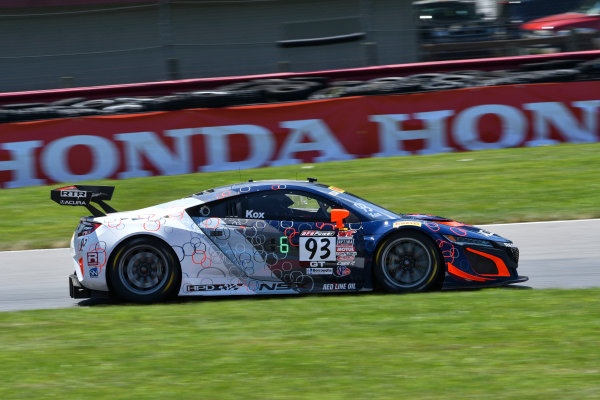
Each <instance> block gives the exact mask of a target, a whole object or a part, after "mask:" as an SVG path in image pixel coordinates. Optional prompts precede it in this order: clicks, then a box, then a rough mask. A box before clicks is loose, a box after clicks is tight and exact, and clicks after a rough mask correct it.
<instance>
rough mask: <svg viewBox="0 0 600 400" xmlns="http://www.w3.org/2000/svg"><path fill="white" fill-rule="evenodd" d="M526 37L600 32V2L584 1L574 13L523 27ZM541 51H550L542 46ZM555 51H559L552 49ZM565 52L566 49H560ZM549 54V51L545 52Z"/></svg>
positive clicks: (533, 22) (549, 17) (550, 17)
mask: <svg viewBox="0 0 600 400" xmlns="http://www.w3.org/2000/svg"><path fill="white" fill-rule="evenodd" d="M521 30H522V33H523V36H524V37H529V38H544V37H554V36H569V35H572V34H576V33H595V32H600V1H599V0H584V1H583V2H582V4H581V6H580V7H579V8H577V9H575V10H574V11H571V12H567V13H562V14H556V15H550V16H547V17H543V18H538V19H535V20H533V21H529V22H527V23H525V24H523V25H521ZM538 49H539V50H548V49H547V47H543V46H540V47H538ZM551 50H552V51H555V50H557V49H551ZM558 50H559V51H564V50H565V49H558ZM540 52H541V51H540ZM544 52H548V51H544Z"/></svg>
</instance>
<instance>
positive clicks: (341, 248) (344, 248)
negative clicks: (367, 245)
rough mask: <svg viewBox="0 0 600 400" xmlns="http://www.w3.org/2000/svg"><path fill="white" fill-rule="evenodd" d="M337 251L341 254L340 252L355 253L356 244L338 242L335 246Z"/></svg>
mask: <svg viewBox="0 0 600 400" xmlns="http://www.w3.org/2000/svg"><path fill="white" fill-rule="evenodd" d="M335 251H336V253H338V254H340V253H354V252H355V251H356V250H355V249H354V245H351V244H344V245H340V244H338V245H337V247H336V248H335Z"/></svg>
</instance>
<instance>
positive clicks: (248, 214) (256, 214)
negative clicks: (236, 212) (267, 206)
mask: <svg viewBox="0 0 600 400" xmlns="http://www.w3.org/2000/svg"><path fill="white" fill-rule="evenodd" d="M264 217H265V213H264V212H258V211H254V210H246V218H255V219H256V218H264Z"/></svg>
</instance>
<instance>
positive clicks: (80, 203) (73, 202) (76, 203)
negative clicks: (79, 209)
mask: <svg viewBox="0 0 600 400" xmlns="http://www.w3.org/2000/svg"><path fill="white" fill-rule="evenodd" d="M59 204H61V205H63V206H85V205H86V204H85V201H82V200H60V202H59Z"/></svg>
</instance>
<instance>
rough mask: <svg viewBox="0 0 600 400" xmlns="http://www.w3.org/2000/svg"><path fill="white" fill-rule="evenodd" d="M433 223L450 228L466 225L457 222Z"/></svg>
mask: <svg viewBox="0 0 600 400" xmlns="http://www.w3.org/2000/svg"><path fill="white" fill-rule="evenodd" d="M432 222H435V223H436V224H442V225H448V226H465V224H461V223H460V222H456V221H449V222H442V221H432Z"/></svg>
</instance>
